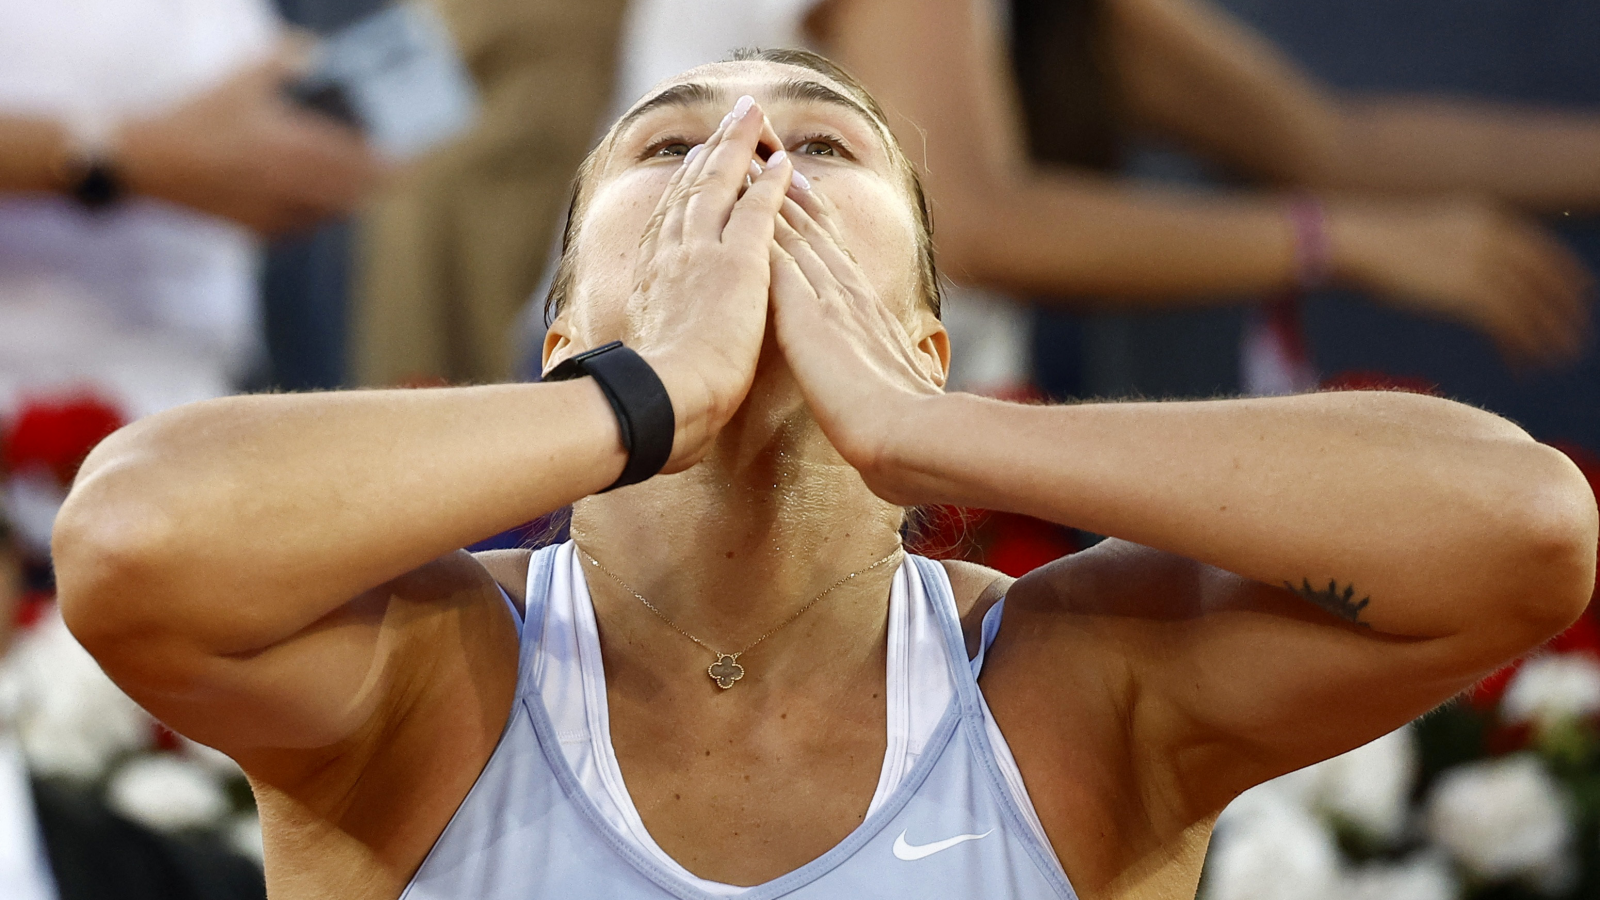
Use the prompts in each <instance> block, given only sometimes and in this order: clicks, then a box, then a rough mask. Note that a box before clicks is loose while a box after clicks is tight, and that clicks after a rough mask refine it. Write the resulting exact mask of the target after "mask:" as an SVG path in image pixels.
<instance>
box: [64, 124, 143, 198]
mask: <svg viewBox="0 0 1600 900" xmlns="http://www.w3.org/2000/svg"><path fill="white" fill-rule="evenodd" d="M67 132H68V135H69V137H68V148H67V151H66V153H65V157H64V159H63V160H62V163H61V184H62V187H63V188H64V189H65V191H66V194H67V196H69V197H71V198H72V199H73V200H76V201H77V202H78V205H79V206H81V207H83V208H84V209H87V210H91V211H95V212H98V211H101V210H104V209H108V208H110V207H112V206H115V205H116V204H117V203H118V202H119V201H121V200H122V198H123V197H125V196H127V193H128V186H127V181H126V179H124V178H123V176H122V171H121V169H120V168H119V167H118V166H117V162H116V154H115V153H114V152H113V146H112V145H113V141H112V135H111V129H110V128H109V127H108V126H107V125H106V124H105V123H104V122H99V121H89V120H79V121H74V122H70V123H68V125H67Z"/></svg>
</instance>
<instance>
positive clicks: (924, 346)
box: [917, 313, 950, 388]
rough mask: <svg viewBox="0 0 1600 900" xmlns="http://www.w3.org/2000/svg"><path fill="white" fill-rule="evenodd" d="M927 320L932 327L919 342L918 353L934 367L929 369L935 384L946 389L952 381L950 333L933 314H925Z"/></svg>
mask: <svg viewBox="0 0 1600 900" xmlns="http://www.w3.org/2000/svg"><path fill="white" fill-rule="evenodd" d="M924 318H925V320H928V321H930V324H931V327H929V330H928V332H927V333H926V334H924V335H923V336H922V340H920V341H917V352H918V353H921V354H922V355H923V356H925V357H927V358H928V361H929V362H930V363H932V364H933V365H932V366H930V367H929V368H930V369H932V371H931V372H930V374H931V375H933V376H934V382H935V383H936V384H937V385H938V386H939V387H941V388H942V387H944V386H945V382H947V381H948V380H949V379H950V333H949V332H948V331H945V330H944V323H943V322H940V321H939V320H938V319H936V318H934V317H933V315H932V314H931V313H924Z"/></svg>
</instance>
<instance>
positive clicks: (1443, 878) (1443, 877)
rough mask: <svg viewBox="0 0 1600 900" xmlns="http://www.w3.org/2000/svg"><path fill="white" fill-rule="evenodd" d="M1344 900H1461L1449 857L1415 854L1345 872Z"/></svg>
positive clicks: (1342, 891)
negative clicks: (1404, 859)
mask: <svg viewBox="0 0 1600 900" xmlns="http://www.w3.org/2000/svg"><path fill="white" fill-rule="evenodd" d="M1340 897H1342V898H1343V900H1460V897H1461V885H1460V883H1459V882H1458V881H1457V880H1456V876H1455V871H1454V869H1453V868H1452V867H1451V865H1450V860H1449V859H1447V858H1445V857H1443V856H1440V855H1437V854H1435V853H1425V854H1418V855H1417V856H1414V857H1412V858H1411V859H1408V860H1406V861H1405V862H1403V863H1398V864H1395V863H1369V864H1367V865H1364V866H1361V867H1360V868H1358V869H1355V870H1354V871H1352V872H1350V873H1348V874H1347V875H1346V876H1345V880H1344V884H1343V885H1342V886H1341V889H1340Z"/></svg>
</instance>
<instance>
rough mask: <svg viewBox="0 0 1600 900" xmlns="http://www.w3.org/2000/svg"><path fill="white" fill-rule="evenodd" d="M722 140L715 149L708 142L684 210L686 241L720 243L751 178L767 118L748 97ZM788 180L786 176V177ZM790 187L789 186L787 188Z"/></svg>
mask: <svg viewBox="0 0 1600 900" xmlns="http://www.w3.org/2000/svg"><path fill="white" fill-rule="evenodd" d="M730 115H732V116H733V119H732V120H731V121H730V122H729V123H728V125H727V128H726V130H725V131H724V132H723V134H722V139H721V140H720V141H718V142H717V144H716V146H711V145H710V142H707V145H706V149H705V151H704V152H703V153H702V154H701V159H696V160H695V162H696V163H701V162H702V160H703V168H702V169H701V170H700V172H699V173H697V174H693V178H694V180H693V182H692V183H691V184H689V186H688V190H687V194H686V199H685V202H684V207H683V235H684V237H685V238H686V239H700V240H708V241H716V240H720V239H721V237H722V230H723V228H725V227H726V226H727V224H728V217H729V215H730V214H731V213H732V210H733V205H734V202H735V201H736V200H738V199H739V194H740V192H741V191H743V190H744V186H745V179H746V178H747V177H749V176H750V174H751V169H750V163H751V162H753V161H754V160H755V157H756V145H757V143H758V142H759V141H760V140H761V135H762V133H763V132H764V131H765V130H766V127H767V122H766V116H765V115H764V114H763V113H762V112H761V108H760V107H759V106H756V105H755V100H754V99H752V98H751V97H750V96H749V95H746V96H743V97H740V98H739V102H738V103H736V104H734V107H733V111H732V113H730ZM785 177H787V176H785ZM785 186H786V187H787V185H785Z"/></svg>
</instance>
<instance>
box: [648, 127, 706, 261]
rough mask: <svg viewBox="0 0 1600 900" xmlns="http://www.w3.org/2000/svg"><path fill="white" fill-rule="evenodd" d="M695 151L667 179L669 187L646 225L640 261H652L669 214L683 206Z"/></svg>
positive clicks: (662, 194)
mask: <svg viewBox="0 0 1600 900" xmlns="http://www.w3.org/2000/svg"><path fill="white" fill-rule="evenodd" d="M694 155H695V151H694V150H693V149H691V150H690V151H689V155H688V156H685V157H684V160H683V162H682V163H681V164H679V166H678V168H677V169H675V170H673V172H672V177H671V178H669V179H667V187H666V189H665V190H663V191H662V192H661V199H660V200H657V201H656V208H655V211H654V212H652V213H651V214H650V221H649V222H647V223H645V227H644V237H643V238H641V239H640V241H639V249H640V254H639V258H640V259H651V258H652V257H654V256H655V251H656V246H657V245H658V244H659V243H660V241H661V235H662V232H663V231H664V230H665V227H666V219H667V215H668V213H669V212H670V211H671V210H672V209H673V208H674V206H676V205H681V203H682V199H681V196H680V195H681V192H682V186H683V179H684V177H685V174H686V173H687V172H688V170H689V163H691V162H693V157H694Z"/></svg>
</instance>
